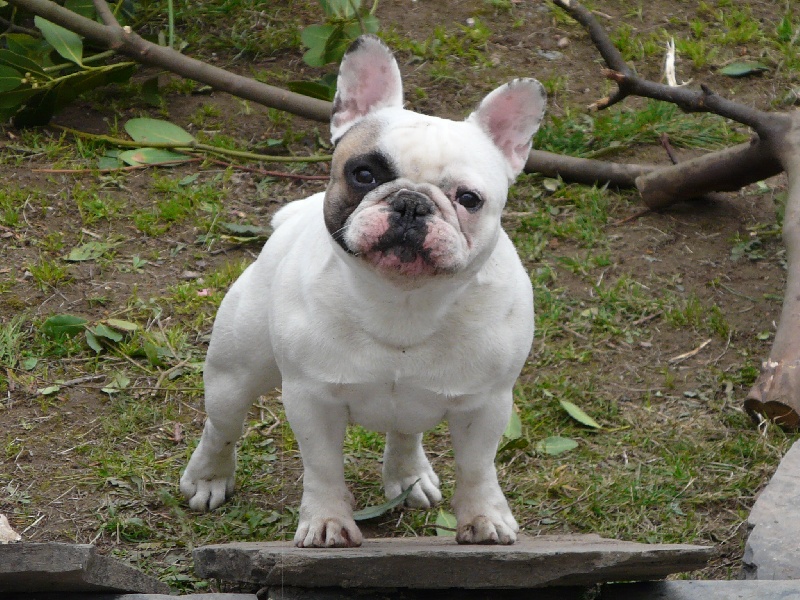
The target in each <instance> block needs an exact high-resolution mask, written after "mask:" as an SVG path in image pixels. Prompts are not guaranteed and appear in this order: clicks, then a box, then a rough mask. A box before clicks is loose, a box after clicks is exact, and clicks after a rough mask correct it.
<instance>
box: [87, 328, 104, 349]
mask: <svg viewBox="0 0 800 600" xmlns="http://www.w3.org/2000/svg"><path fill="white" fill-rule="evenodd" d="M86 343H87V344H88V345H89V348H91V349H92V350H94V351H95V353H96V354H100V353H101V352H102V351H103V344H101V343H100V340H98V339H97V336H96V335H95V334H94V333H92V331H91V329H87V330H86Z"/></svg>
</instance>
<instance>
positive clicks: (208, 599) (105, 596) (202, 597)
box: [0, 592, 258, 600]
mask: <svg viewBox="0 0 800 600" xmlns="http://www.w3.org/2000/svg"><path fill="white" fill-rule="evenodd" d="M0 597H2V598H3V600H11V598H8V597H7V596H0ZM12 598H13V600H175V598H181V599H182V600H258V596H256V595H255V594H230V593H216V594H182V595H180V596H170V595H168V594H117V593H103V592H99V593H98V592H92V593H91V594H86V593H85V592H76V593H67V594H64V593H61V592H36V593H32V594H15V595H14V596H13V597H12Z"/></svg>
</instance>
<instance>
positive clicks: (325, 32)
mask: <svg viewBox="0 0 800 600" xmlns="http://www.w3.org/2000/svg"><path fill="white" fill-rule="evenodd" d="M334 29H335V26H334V25H309V26H308V27H306V28H305V29H303V31H301V32H300V40H301V41H302V42H303V44H304V45H305V46H306V48H324V47H325V44H326V43H327V42H328V38H329V37H331V34H332V33H333V30H334Z"/></svg>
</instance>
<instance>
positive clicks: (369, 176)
mask: <svg viewBox="0 0 800 600" xmlns="http://www.w3.org/2000/svg"><path fill="white" fill-rule="evenodd" d="M353 180H354V181H355V182H356V183H358V184H359V185H375V184H376V183H377V180H376V179H375V175H374V174H373V173H372V169H370V168H369V167H357V168H356V169H355V171H353Z"/></svg>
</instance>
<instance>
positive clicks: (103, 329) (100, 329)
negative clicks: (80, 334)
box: [90, 323, 122, 342]
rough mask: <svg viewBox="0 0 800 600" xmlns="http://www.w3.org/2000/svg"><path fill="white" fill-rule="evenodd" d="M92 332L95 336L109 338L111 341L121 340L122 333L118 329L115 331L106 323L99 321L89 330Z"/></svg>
mask: <svg viewBox="0 0 800 600" xmlns="http://www.w3.org/2000/svg"><path fill="white" fill-rule="evenodd" d="M90 331H91V332H92V333H93V334H95V335H96V336H97V337H102V338H106V339H109V340H111V341H112V342H121V341H122V334H121V333H120V332H119V331H115V330H114V329H111V327H109V326H108V325H103V324H102V323H99V324H98V325H97V326H95V327H94V329H91V330H90Z"/></svg>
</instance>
